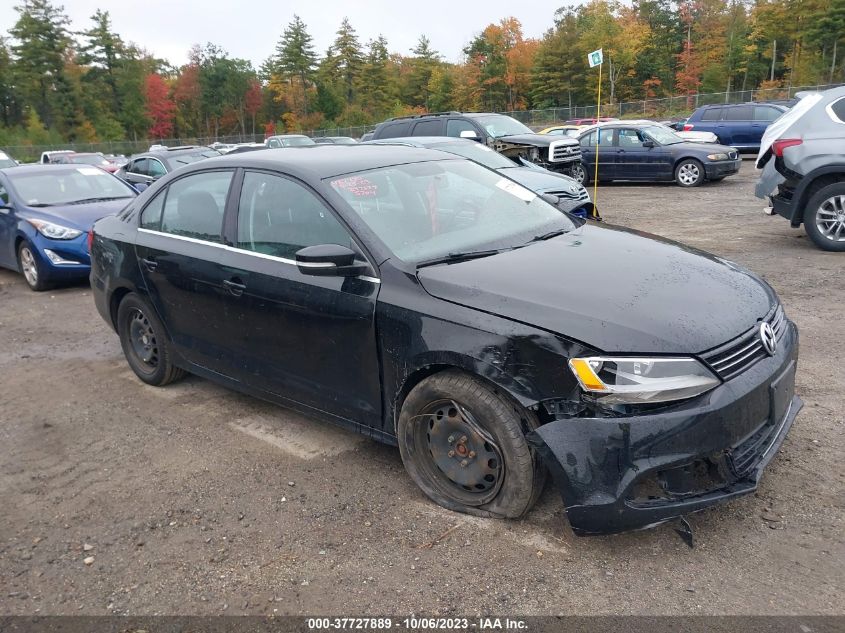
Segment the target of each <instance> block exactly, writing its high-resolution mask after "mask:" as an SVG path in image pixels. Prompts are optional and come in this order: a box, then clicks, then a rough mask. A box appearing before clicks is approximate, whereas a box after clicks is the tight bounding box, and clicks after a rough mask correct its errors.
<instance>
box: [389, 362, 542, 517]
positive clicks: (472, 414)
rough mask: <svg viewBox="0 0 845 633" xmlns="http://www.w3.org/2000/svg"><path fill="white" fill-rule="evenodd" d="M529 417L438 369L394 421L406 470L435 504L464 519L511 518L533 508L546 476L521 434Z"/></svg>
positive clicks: (467, 379) (531, 424) (461, 376)
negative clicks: (471, 517)
mask: <svg viewBox="0 0 845 633" xmlns="http://www.w3.org/2000/svg"><path fill="white" fill-rule="evenodd" d="M537 426H538V422H537V418H536V417H535V416H534V414H533V413H531V412H530V411H527V410H525V409H522V408H521V407H519V406H518V405H517V404H516V403H513V402H511V401H510V400H509V399H508V398H506V397H503V396H502V395H500V394H498V393H496V392H495V391H493V390H492V389H491V388H490V387H488V386H487V385H486V384H485V383H483V382H481V381H480V380H478V379H477V378H474V377H473V376H470V375H468V374H465V373H463V372H459V371H445V372H442V373H439V374H435V375H434V376H431V377H429V378H426V379H425V380H423V381H422V382H420V383H419V384H418V385H416V386H415V387H414V388H413V389H412V390H411V392H410V393H409V394H408V397H407V398H406V399H405V402H404V403H403V404H402V410H401V413H400V415H399V422H398V427H397V435H398V440H399V451H400V453H401V454H402V461H403V463H404V464H405V468H406V469H407V471H408V473H409V474H410V476H411V478H412V479H413V480H414V482H415V483H416V484H417V485H418V486H419V487H420V488H421V489H422V491H423V492H424V493H425V494H426V495H427V496H428V497H429V498H430V499H431V500H432V501H434V502H435V503H437V504H439V505H441V506H443V507H445V508H448V509H450V510H454V511H457V512H464V513H467V514H474V515H478V516H487V517H497V518H517V517H520V516H523V515H524V514H526V513H527V512H528V511H529V510H530V509H531V507H532V506H533V505H534V503H535V501H536V500H537V497H538V496H539V494H540V492H541V490H542V488H543V483H544V482H545V477H546V470H545V467H544V466H543V464H542V462H541V460H540V457H539V456H538V455H536V454H535V453H534V451H533V450H532V449H531V448H530V447H529V445H528V443H527V441H526V439H525V434H526V433H528V432H529V431H531V430H533V429H534V428H536V427H537Z"/></svg>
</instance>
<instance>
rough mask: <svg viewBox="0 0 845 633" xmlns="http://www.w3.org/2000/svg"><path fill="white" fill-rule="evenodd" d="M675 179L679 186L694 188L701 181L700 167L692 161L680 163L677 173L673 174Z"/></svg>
mask: <svg viewBox="0 0 845 633" xmlns="http://www.w3.org/2000/svg"><path fill="white" fill-rule="evenodd" d="M675 179H676V180H677V181H678V184H679V185H681V186H684V187H694V186H695V185H697V184H698V183H699V182H701V180H702V179H703V178H702V173H701V166H700V165H698V163H694V162H692V161H690V162H685V163H681V165H680V166H679V167H678V171H677V173H676V174H675Z"/></svg>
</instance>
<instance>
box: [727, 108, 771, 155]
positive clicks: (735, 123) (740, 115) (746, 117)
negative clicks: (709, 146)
mask: <svg viewBox="0 0 845 633" xmlns="http://www.w3.org/2000/svg"><path fill="white" fill-rule="evenodd" d="M753 117H754V106H751V105H736V106H730V107H728V108H725V116H724V118H723V121H722V123H723V124H724V125H725V129H727V130H729V132H730V141H729V142H727V143H726V144H727V145H736V146H738V147H751V146H753V145H754V143H755V141H754V133H753V128H752V124H753V121H752V119H753ZM761 136H762V134H761ZM719 138H720V139H721V138H722V135H721V134H719ZM756 142H757V143H758V144H759V142H760V141H759V139H758V140H757V141H756Z"/></svg>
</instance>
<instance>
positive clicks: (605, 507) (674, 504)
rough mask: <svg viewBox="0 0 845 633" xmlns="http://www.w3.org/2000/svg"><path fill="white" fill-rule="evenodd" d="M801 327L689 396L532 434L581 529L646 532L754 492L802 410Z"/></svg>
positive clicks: (791, 327) (584, 531) (547, 427)
mask: <svg viewBox="0 0 845 633" xmlns="http://www.w3.org/2000/svg"><path fill="white" fill-rule="evenodd" d="M797 356H798V333H797V329H796V328H795V326H794V325H793V324H791V323H790V324H789V328H788V331H787V334H786V335H785V336H784V337H783V339H782V340H781V345H780V349H779V351H778V353H777V354H776V355H775V356H774V357H770V358H767V359H764V360H761V361H759V362H758V363H757V364H756V365H754V366H752V367H751V368H749V369H748V370H746V371H745V372H743V373H742V374H740V375H739V376H737V377H736V378H733V379H731V380H729V381H727V382H725V383H723V384H722V385H721V386H719V387H717V388H716V389H714V390H713V391H710V392H708V393H706V394H704V395H703V396H700V397H698V398H695V399H694V400H692V401H690V402H685V403H682V404H681V405H678V406H675V407H670V408H667V409H666V410H664V411H660V412H656V413H652V414H647V415H638V416H633V417H620V418H569V419H560V420H556V421H554V422H550V423H548V424H545V425H543V426H541V427H539V428H538V429H537V430H536V431H534V432H533V433H531V434H530V435H529V441H530V442H531V443H532V445H534V446H535V448H537V450H538V451H539V453H540V454H541V455H542V456H543V459H544V461H545V463H546V465H547V466H548V467H549V470H550V471H551V473H552V476H553V477H554V480H555V484H556V485H557V487H558V489H559V491H560V494H561V496H562V497H563V501H564V505H565V507H566V513H567V516H568V519H569V523H570V525H571V527H572V529H573V531H574V532H575V533H576V534H579V535H587V534H610V533H614V532H624V531H627V530H634V529H643V528H647V527H652V526H654V525H657V524H659V523H663V522H665V521H668V520H670V519H673V518H675V517H678V516H682V515H685V514H689V513H691V512H698V511H700V510H703V509H704V508H707V507H709V506H712V505H716V504H719V503H723V502H725V501H728V500H730V499H732V498H734V497H737V496H740V495H744V494H748V493H750V492H752V491H754V490H755V489H756V488H757V484H758V482H759V480H760V477H761V476H762V473H763V470H764V469H765V467H766V465H767V464H768V463H769V461H771V459H772V457H773V456H774V455H775V453H776V452H777V451H778V449H779V448H780V445H781V444H782V442H783V440H784V438H785V437H786V435H787V433H788V432H789V429H790V428H791V427H792V424H793V422H794V420H795V417H796V415H797V414H798V411H799V410H800V409H801V406H802V402H801V399H800V398H798V397H797V396H795V395H794V381H795V369H796V366H797Z"/></svg>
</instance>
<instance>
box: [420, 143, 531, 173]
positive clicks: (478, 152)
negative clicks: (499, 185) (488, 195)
mask: <svg viewBox="0 0 845 633" xmlns="http://www.w3.org/2000/svg"><path fill="white" fill-rule="evenodd" d="M429 147H430V148H431V149H439V150H441V151H443V152H449V153H450V154H456V155H458V156H463V157H464V158H469V159H470V160H472V161H475V162H476V163H479V164H481V165H484V166H485V167H489V168H490V169H506V168H509V167H516V166H517V165H516V163H514V162H513V161H512V160H511V159H509V158H505V157H504V156H502V155H501V154H500V153H499V152H497V151H494V150H492V149H490V148H489V147H487V146H486V145H481V144H480V143H476V142H475V141H466V142H464V143H440V144H435V145H430V146H429Z"/></svg>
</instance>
